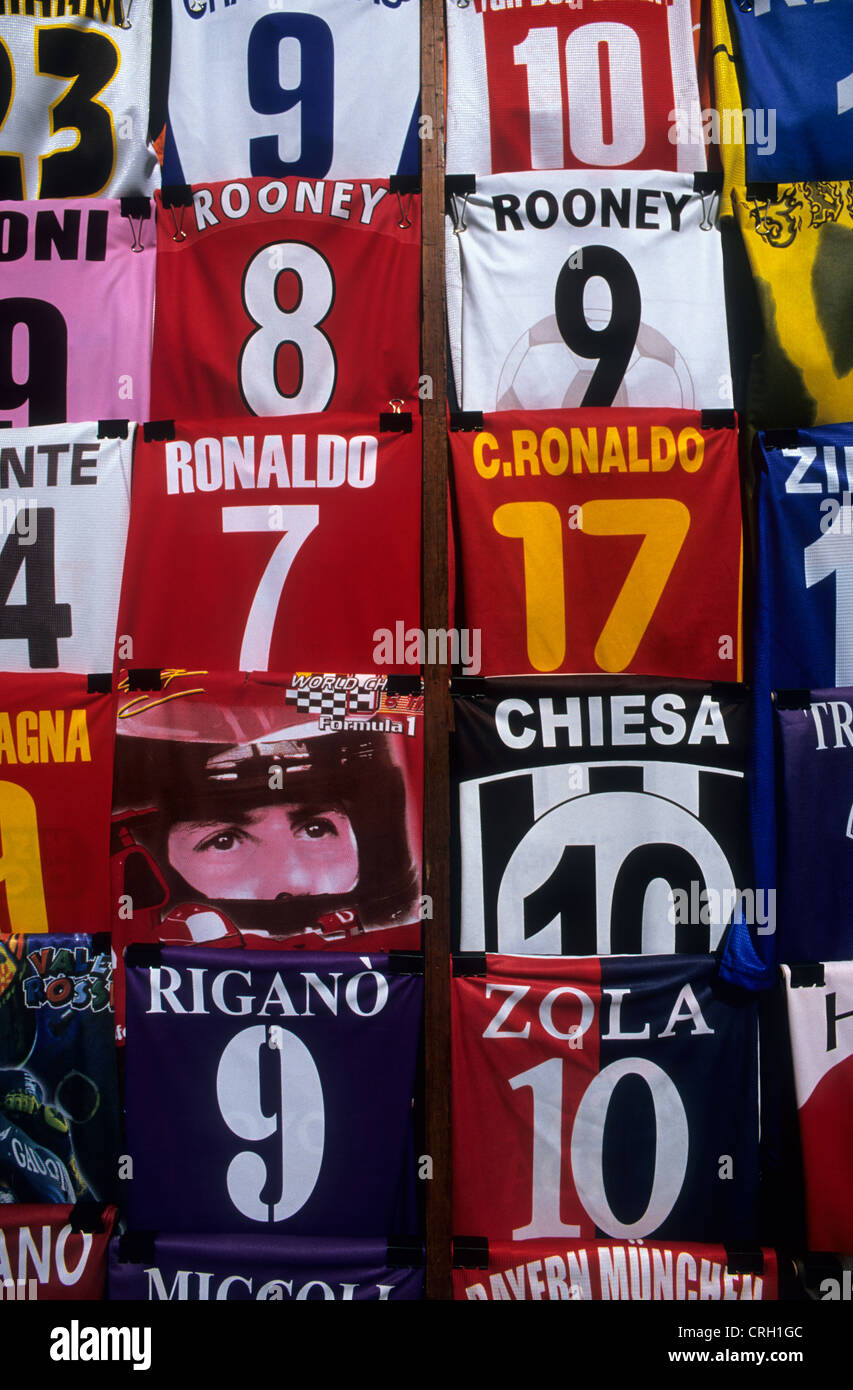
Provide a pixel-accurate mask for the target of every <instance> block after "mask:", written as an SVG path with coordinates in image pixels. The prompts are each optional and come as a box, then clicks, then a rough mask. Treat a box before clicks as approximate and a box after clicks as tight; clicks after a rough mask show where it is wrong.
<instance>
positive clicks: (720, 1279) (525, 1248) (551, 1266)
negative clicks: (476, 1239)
mask: <svg viewBox="0 0 853 1390" xmlns="http://www.w3.org/2000/svg"><path fill="white" fill-rule="evenodd" d="M459 1244H464V1242H459ZM472 1254H473V1251H472ZM777 1289H778V1277H777V1262H776V1252H775V1251H774V1250H761V1251H755V1252H750V1253H749V1254H735V1253H734V1252H729V1251H727V1250H725V1249H724V1247H723V1246H722V1245H674V1244H666V1245H661V1244H659V1242H657V1241H650V1240H641V1241H632V1242H631V1243H630V1244H628V1243H620V1242H618V1241H612V1240H611V1241H597V1242H595V1243H593V1244H581V1243H579V1242H573V1241H570V1240H565V1239H564V1240H562V1241H561V1240H550V1241H544V1240H543V1241H529V1242H528V1241H525V1242H524V1244H523V1245H522V1244H521V1242H516V1243H515V1244H511V1243H509V1242H493V1241H489V1242H488V1264H487V1265H486V1266H481V1265H479V1264H478V1266H477V1268H471V1267H469V1266H468V1264H467V1260H466V1267H464V1268H461V1267H455V1268H454V1270H453V1297H454V1298H455V1299H458V1300H464V1299H477V1300H479V1301H487V1302H494V1301H497V1300H501V1301H504V1302H505V1301H511V1302H522V1301H523V1302H527V1301H534V1300H535V1301H541V1300H545V1301H546V1302H562V1301H563V1300H571V1301H573V1302H588V1301H589V1300H593V1301H595V1302H598V1301H604V1302H608V1301H614V1300H618V1301H620V1302H634V1301H639V1300H642V1301H643V1302H652V1301H654V1302H658V1301H661V1300H666V1301H670V1300H678V1301H680V1302H686V1301H688V1300H691V1301H692V1300H694V1299H701V1300H702V1301H703V1302H704V1301H706V1300H709V1299H710V1300H713V1301H715V1302H719V1301H722V1300H723V1299H725V1300H726V1301H729V1300H736V1301H749V1302H752V1301H757V1300H759V1299H764V1300H767V1299H776V1298H777V1297H778V1292H777Z"/></svg>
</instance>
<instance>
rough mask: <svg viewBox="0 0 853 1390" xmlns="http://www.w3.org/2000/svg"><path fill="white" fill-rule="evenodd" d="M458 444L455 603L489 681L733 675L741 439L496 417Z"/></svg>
mask: <svg viewBox="0 0 853 1390" xmlns="http://www.w3.org/2000/svg"><path fill="white" fill-rule="evenodd" d="M728 418H729V420H730V421H732V422H733V420H734V417H733V416H731V417H728ZM706 419H707V417H706ZM451 440H452V453H453V497H454V502H455V510H456V538H457V543H458V551H457V600H458V604H459V608H460V610H461V611H462V612H464V615H465V618H464V621H465V624H466V626H468V627H470V628H479V629H480V631H481V650H482V668H481V673H482V674H483V675H486V676H496V675H516V674H528V673H533V672H552V671H564V672H572V673H584V672H591V673H600V672H608V673H611V674H617V673H620V672H623V671H624V672H633V673H636V674H643V675H658V676H676V675H680V676H685V677H688V678H691V679H695V680H739V679H740V678H741V504H740V489H739V484H738V463H737V434H736V430H735V429H734V428H732V427H728V428H727V427H723V428H703V424H702V415H701V414H700V413H699V412H697V411H659V410H633V411H614V410H587V411H574V412H568V411H556V410H555V411H546V410H540V411H529V412H525V413H522V412H520V411H502V412H500V413H497V414H493V415H486V416H485V417H484V420H483V428H482V429H479V430H475V431H470V432H462V431H458V430H454V431H452V433H451Z"/></svg>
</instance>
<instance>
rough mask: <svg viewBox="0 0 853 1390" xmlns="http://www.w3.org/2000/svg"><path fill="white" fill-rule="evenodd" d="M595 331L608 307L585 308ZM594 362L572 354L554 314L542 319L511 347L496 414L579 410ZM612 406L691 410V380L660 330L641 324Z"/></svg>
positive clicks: (603, 322)
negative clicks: (560, 408) (501, 411)
mask: <svg viewBox="0 0 853 1390" xmlns="http://www.w3.org/2000/svg"><path fill="white" fill-rule="evenodd" d="M585 316H586V320H587V322H588V324H589V325H590V327H591V328H598V327H599V325H600V326H601V328H604V327H605V326H606V325H607V323H608V322H609V320H610V311H609V310H606V309H587V310H586V313H585ZM597 365H598V363H597V361H596V360H595V359H591V358H588V357H580V356H579V355H578V354H577V353H575V352H572V350H571V348H570V347H569V346H568V345H567V344H566V342H565V341H564V340H563V337H562V335H561V333H560V330H559V328H558V327H557V319H556V315H554V314H551V315H550V316H549V317H548V318H544V319H540V320H539V322H538V323H534V325H533V327H532V328H528V330H527V332H526V333H522V335H521V337H520V338H519V339H518V340H517V341H516V342H515V343H514V344H513V346H512V348H511V349H510V351H509V353H508V354H507V358H506V361H505V362H504V364H503V366H502V368H501V374H500V378H499V380H498V390H497V399H496V402H495V409H496V410H551V409H554V408H556V407H563V408H564V409H570V410H576V409H577V408H578V407H579V406H580V405H582V404H583V398H584V396H585V395H586V392H587V390H588V389H589V384H590V382H591V381H592V376H593V372H594V371H595V368H596V366H597ZM612 404H613V405H615V406H632V405H641V406H642V405H646V406H647V405H654V406H665V407H667V408H673V409H684V410H691V409H693V408H694V406H695V404H696V401H695V395H694V391H693V378H692V377H691V375H690V371H689V369H688V367H687V363H686V362H685V360H684V358H683V357H682V355H681V353H680V352H679V351H678V349H677V348H676V347H673V345H672V343H671V342H670V341H669V339H668V338H665V337H664V335H663V334H662V333H660V332H659V331H658V330H657V329H656V328H652V327H650V325H649V324H647V323H641V324H640V327H639V329H638V332H637V341H636V343H635V344H634V351H633V352H632V354H631V360H630V362H629V363H628V367H627V370H626V371H625V375H624V376H623V378H622V380H621V382H620V384H619V388H618V390H617V392H616V395H615V396H614V398H613V401H612Z"/></svg>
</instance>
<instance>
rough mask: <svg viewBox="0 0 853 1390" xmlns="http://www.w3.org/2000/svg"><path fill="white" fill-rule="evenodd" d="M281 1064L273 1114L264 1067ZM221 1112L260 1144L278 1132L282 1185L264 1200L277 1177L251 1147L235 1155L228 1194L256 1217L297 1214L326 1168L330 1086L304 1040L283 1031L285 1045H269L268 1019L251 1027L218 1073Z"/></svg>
mask: <svg viewBox="0 0 853 1390" xmlns="http://www.w3.org/2000/svg"><path fill="white" fill-rule="evenodd" d="M264 1065H267V1066H271V1067H276V1068H277V1069H278V1085H277V1091H278V1096H277V1103H276V1107H275V1110H274V1112H273V1114H272V1115H267V1114H266V1112H265V1110H264V1107H263V1102H262V1100H261V1094H262V1086H261V1067H262V1066H264ZM216 1098H217V1100H218V1102H219V1111H220V1114H221V1115H222V1118H223V1120H224V1121H225V1123H226V1125H227V1126H228V1128H229V1129H230V1130H231V1133H232V1134H236V1135H237V1136H238V1138H240V1139H248V1140H249V1141H250V1142H251V1143H253V1144H259V1143H261V1142H262V1141H263V1140H265V1139H269V1138H270V1137H271V1136H272V1135H274V1134H276V1135H277V1138H278V1150H279V1155H280V1159H279V1162H278V1163H275V1164H274V1165H273V1166H274V1168H275V1169H276V1170H277V1171H278V1173H280V1178H279V1181H280V1184H281V1190H280V1195H279V1197H278V1199H277V1200H276V1201H275V1202H274V1203H270V1202H267V1201H264V1200H263V1196H262V1194H263V1192H264V1189H265V1188H266V1186H267V1182H268V1179H269V1178H270V1176H271V1174H270V1172H269V1169H268V1166H267V1162H266V1160H265V1159H264V1158H263V1157H262V1156H261V1154H260V1153H258V1152H252V1151H250V1150H248V1149H244V1150H242V1151H241V1152H240V1153H238V1154H235V1156H234V1158H232V1160H231V1162H230V1163H229V1165H228V1173H227V1177H226V1182H227V1187H228V1196H229V1197H230V1198H231V1201H232V1202H233V1203H234V1206H235V1207H236V1208H237V1210H238V1211H239V1212H240V1213H241V1214H242V1215H243V1216H246V1217H248V1218H249V1220H250V1221H264V1222H277V1221H285V1220H286V1219H287V1218H288V1217H289V1216H294V1215H295V1214H296V1212H298V1211H300V1210H301V1209H302V1207H304V1206H305V1203H306V1202H307V1201H308V1199H309V1197H310V1196H311V1193H312V1192H313V1191H314V1188H315V1187H316V1186H317V1179H318V1178H319V1176H320V1169H321V1167H322V1166H323V1144H324V1139H325V1112H324V1106H323V1087H322V1084H321V1082H320V1074H319V1072H318V1071H317V1066H316V1063H315V1061H314V1058H313V1057H312V1056H311V1053H310V1052H309V1050H308V1048H307V1047H306V1046H305V1044H304V1042H303V1041H302V1039H301V1038H298V1037H296V1035H295V1034H294V1033H290V1032H288V1030H287V1029H286V1028H282V1029H281V1030H280V1034H279V1039H278V1047H277V1048H271V1047H269V1046H268V1045H267V1030H266V1028H265V1027H264V1025H263V1024H257V1025H256V1026H254V1027H252V1028H244V1029H243V1031H242V1032H241V1033H237V1034H236V1035H235V1036H234V1037H233V1038H232V1039H231V1041H230V1042H229V1043H228V1044H227V1046H226V1047H225V1049H224V1051H223V1053H222V1056H221V1057H220V1059H219V1069H218V1071H217V1073H216Z"/></svg>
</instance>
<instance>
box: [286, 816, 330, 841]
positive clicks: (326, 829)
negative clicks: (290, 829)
mask: <svg viewBox="0 0 853 1390" xmlns="http://www.w3.org/2000/svg"><path fill="white" fill-rule="evenodd" d="M294 831H295V832H296V833H297V834H302V835H306V836H307V837H308V839H309V840H320V839H322V838H323V836H325V835H337V833H338V832H337V829H336V827H335V826H334V824H333V823H332V821H330V820H327V819H326V817H325V816H315V817H314V818H313V819H312V820H306V821H303V822H302V823H301V824H297V825H295V826H294Z"/></svg>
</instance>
